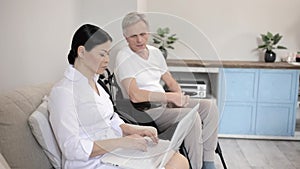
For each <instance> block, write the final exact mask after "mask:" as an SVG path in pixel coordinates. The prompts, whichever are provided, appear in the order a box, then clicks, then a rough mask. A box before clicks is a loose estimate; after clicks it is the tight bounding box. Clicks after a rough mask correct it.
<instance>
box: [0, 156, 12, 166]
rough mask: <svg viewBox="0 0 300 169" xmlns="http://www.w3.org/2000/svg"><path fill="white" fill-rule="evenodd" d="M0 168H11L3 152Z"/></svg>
mask: <svg viewBox="0 0 300 169" xmlns="http://www.w3.org/2000/svg"><path fill="white" fill-rule="evenodd" d="M0 168H1V169H10V167H9V166H8V164H7V162H6V160H5V159H4V157H3V156H2V154H1V153H0Z"/></svg>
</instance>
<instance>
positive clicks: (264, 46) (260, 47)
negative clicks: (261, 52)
mask: <svg viewBox="0 0 300 169" xmlns="http://www.w3.org/2000/svg"><path fill="white" fill-rule="evenodd" d="M266 47H267V45H259V46H258V47H257V48H258V49H265V48H266Z"/></svg>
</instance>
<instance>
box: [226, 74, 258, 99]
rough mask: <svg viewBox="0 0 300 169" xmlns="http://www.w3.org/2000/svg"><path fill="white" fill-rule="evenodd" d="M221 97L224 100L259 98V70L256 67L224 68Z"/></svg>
mask: <svg viewBox="0 0 300 169" xmlns="http://www.w3.org/2000/svg"><path fill="white" fill-rule="evenodd" d="M223 70H224V71H223V72H221V77H222V79H221V97H222V98H220V99H222V100H224V101H241V102H242V101H249V102H256V100H257V84H258V83H257V82H258V71H257V70H255V69H223Z"/></svg>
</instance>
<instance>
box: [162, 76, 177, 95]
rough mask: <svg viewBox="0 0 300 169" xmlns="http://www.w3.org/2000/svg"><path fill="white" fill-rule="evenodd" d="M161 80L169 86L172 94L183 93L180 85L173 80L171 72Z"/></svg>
mask: <svg viewBox="0 0 300 169" xmlns="http://www.w3.org/2000/svg"><path fill="white" fill-rule="evenodd" d="M161 79H162V80H163V81H164V82H165V84H166V85H167V86H168V89H169V90H170V91H171V92H177V93H182V91H181V88H180V86H179V84H178V83H177V81H176V80H175V79H174V78H173V76H172V74H171V73H170V72H169V71H167V72H166V73H165V74H163V75H162V77H161Z"/></svg>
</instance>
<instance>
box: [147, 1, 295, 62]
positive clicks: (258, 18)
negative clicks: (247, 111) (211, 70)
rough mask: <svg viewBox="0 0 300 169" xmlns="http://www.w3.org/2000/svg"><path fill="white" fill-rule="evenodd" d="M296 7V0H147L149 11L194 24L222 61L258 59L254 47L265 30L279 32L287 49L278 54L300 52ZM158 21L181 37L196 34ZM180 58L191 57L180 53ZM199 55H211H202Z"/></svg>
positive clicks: (198, 49)
mask: <svg viewBox="0 0 300 169" xmlns="http://www.w3.org/2000/svg"><path fill="white" fill-rule="evenodd" d="M299 7H300V1H299V0H286V1H282V0H251V1H241V0H228V1H219V0H211V1H205V0H185V1H182V0H163V1H161V0H147V11H148V12H163V13H168V14H172V15H175V16H179V17H181V18H183V19H186V21H187V22H191V23H192V24H194V25H195V26H196V27H197V28H198V29H199V30H201V31H202V32H203V33H204V34H205V35H206V36H207V37H208V38H209V39H210V40H211V42H212V43H213V44H214V46H215V48H216V49H217V52H218V53H219V56H220V59H222V60H250V61H257V60H261V58H260V57H259V55H258V52H256V51H253V49H255V48H256V47H257V45H258V40H257V38H258V37H259V35H260V33H266V32H267V31H271V32H273V33H280V34H282V35H283V39H282V41H281V42H280V44H281V45H284V46H286V47H288V48H289V50H286V51H277V55H279V56H280V55H282V54H285V53H286V52H288V51H291V52H293V51H300V31H299V30H300V29H299V28H300V19H299V18H300V10H299ZM160 22H161V26H169V25H170V24H171V26H172V27H170V28H171V30H172V29H173V30H176V33H177V34H178V35H180V38H183V39H184V38H186V37H193V34H194V33H195V32H190V31H189V29H190V25H188V24H177V25H176V26H175V27H173V26H174V23H172V22H174V21H171V20H164V21H163V20H161V21H160ZM155 26H157V25H155ZM177 30H178V32H177ZM182 30H183V31H182ZM196 38H199V37H198V36H195V38H194V39H196ZM198 43H201V42H198ZM193 45H195V44H193ZM195 50H197V51H199V52H200V53H207V52H206V51H205V50H207V49H206V48H204V47H202V46H201V45H199V46H198V47H195ZM175 52H179V53H180V51H175ZM182 57H185V58H190V57H191V56H189V55H184V54H182ZM201 57H202V59H210V58H211V57H210V56H204V55H201ZM212 58H213V59H215V58H214V57H212ZM277 58H279V57H277ZM278 60H279V59H278Z"/></svg>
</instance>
